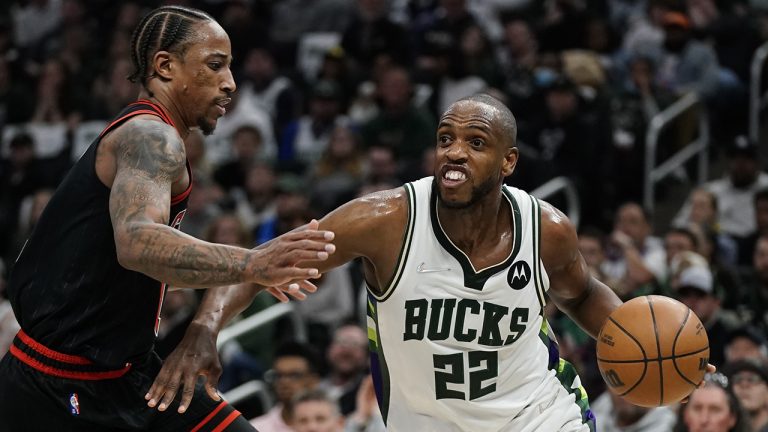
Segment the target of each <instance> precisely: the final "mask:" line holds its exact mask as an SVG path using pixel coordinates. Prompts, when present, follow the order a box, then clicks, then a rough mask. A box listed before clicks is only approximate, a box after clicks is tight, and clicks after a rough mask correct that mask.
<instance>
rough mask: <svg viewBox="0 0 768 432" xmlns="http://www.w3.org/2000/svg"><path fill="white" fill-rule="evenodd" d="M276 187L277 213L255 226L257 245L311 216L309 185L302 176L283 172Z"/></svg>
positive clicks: (296, 225) (298, 225) (301, 223)
mask: <svg viewBox="0 0 768 432" xmlns="http://www.w3.org/2000/svg"><path fill="white" fill-rule="evenodd" d="M275 187H276V193H277V195H276V196H275V213H274V214H273V215H269V216H268V217H266V218H264V219H263V220H262V222H261V224H259V225H258V226H257V227H256V228H255V230H254V240H255V241H256V245H260V244H262V243H264V242H267V241H269V240H272V239H273V238H275V237H277V236H279V235H281V234H285V233H287V232H288V231H290V230H292V229H294V228H298V227H300V226H301V225H303V224H305V223H307V221H309V219H310V218H311V213H310V207H309V197H308V196H307V186H306V184H305V182H304V181H303V180H302V179H301V178H300V177H298V176H296V175H295V174H283V175H281V176H280V177H279V178H278V179H277V183H276V184H275Z"/></svg>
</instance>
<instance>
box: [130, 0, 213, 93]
mask: <svg viewBox="0 0 768 432" xmlns="http://www.w3.org/2000/svg"><path fill="white" fill-rule="evenodd" d="M201 21H213V18H212V17H211V16H210V15H208V14H207V13H205V12H203V11H201V10H198V9H192V8H187V7H183V6H163V7H160V8H157V9H155V10H153V11H151V12H150V13H148V14H147V15H146V16H144V18H142V20H141V21H140V22H139V25H138V26H136V30H134V32H133V37H132V38H131V61H132V62H133V73H131V75H129V76H128V79H129V80H130V81H131V82H139V81H140V82H141V84H142V85H144V86H146V79H147V78H149V77H150V76H151V74H150V71H149V62H150V59H151V58H152V56H153V55H154V54H155V53H156V52H157V51H174V50H175V52H177V53H178V54H182V55H183V54H184V49H185V48H186V47H185V45H186V44H185V42H187V41H188V40H189V38H190V33H191V29H192V24H194V23H197V22H201Z"/></svg>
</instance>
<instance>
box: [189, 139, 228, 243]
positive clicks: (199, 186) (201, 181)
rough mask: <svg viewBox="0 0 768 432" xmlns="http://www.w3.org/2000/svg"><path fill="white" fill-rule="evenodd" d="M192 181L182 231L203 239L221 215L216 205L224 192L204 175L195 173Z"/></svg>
mask: <svg viewBox="0 0 768 432" xmlns="http://www.w3.org/2000/svg"><path fill="white" fill-rule="evenodd" d="M187 141H189V139H187ZM185 143H186V142H185ZM190 163H191V162H190ZM192 179H193V182H194V184H195V186H194V187H193V188H192V191H191V192H190V193H189V201H188V202H187V212H186V213H185V214H184V223H182V224H181V227H180V229H181V231H182V232H185V233H187V234H189V235H191V236H192V237H196V238H203V237H204V232H205V230H206V229H207V228H208V227H209V225H211V224H213V221H214V220H215V219H216V217H217V216H218V215H219V213H221V209H220V208H219V207H218V206H217V205H216V203H217V201H218V200H219V197H220V195H222V194H223V192H222V191H221V189H220V188H219V187H218V186H216V185H215V184H214V183H213V182H212V181H211V180H210V177H208V176H206V175H204V174H203V173H200V172H194V171H193V175H192Z"/></svg>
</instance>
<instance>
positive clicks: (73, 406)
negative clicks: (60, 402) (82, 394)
mask: <svg viewBox="0 0 768 432" xmlns="http://www.w3.org/2000/svg"><path fill="white" fill-rule="evenodd" d="M69 407H70V408H69V412H71V413H72V415H80V401H79V400H78V399H77V393H72V394H71V395H70V396H69Z"/></svg>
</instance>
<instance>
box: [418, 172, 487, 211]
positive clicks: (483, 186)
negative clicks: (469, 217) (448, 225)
mask: <svg viewBox="0 0 768 432" xmlns="http://www.w3.org/2000/svg"><path fill="white" fill-rule="evenodd" d="M497 182H498V179H494V178H492V177H491V178H488V180H486V181H484V182H482V183H480V184H479V185H478V186H477V187H473V188H472V195H471V196H470V197H469V201H467V202H458V203H457V202H448V201H446V200H445V199H444V198H443V195H442V193H441V192H440V186H439V185H438V184H437V177H434V178H433V179H432V185H433V187H434V189H435V190H436V191H437V199H438V201H439V202H440V205H442V206H443V207H446V208H449V209H453V210H462V209H466V208H469V207H472V206H473V205H475V204H476V203H477V202H479V201H480V200H481V199H483V198H485V196H486V195H488V194H489V193H490V192H491V191H492V190H494V188H495V187H496V184H497Z"/></svg>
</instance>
